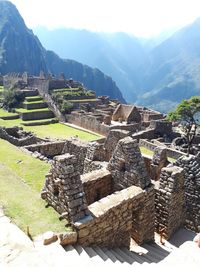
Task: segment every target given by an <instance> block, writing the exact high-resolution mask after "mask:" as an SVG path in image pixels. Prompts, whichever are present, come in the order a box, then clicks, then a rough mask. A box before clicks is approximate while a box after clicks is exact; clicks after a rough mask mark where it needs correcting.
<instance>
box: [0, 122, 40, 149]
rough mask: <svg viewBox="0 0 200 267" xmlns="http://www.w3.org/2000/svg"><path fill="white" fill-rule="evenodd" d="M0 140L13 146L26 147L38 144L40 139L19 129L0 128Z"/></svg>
mask: <svg viewBox="0 0 200 267" xmlns="http://www.w3.org/2000/svg"><path fill="white" fill-rule="evenodd" d="M0 138H2V139H4V140H6V141H8V142H10V143H11V144H13V145H15V146H27V145H32V144H35V143H37V142H40V141H41V139H40V138H38V137H36V136H35V135H34V134H33V133H31V132H26V131H23V128H21V127H17V126H15V127H10V128H9V127H8V128H6V127H0Z"/></svg>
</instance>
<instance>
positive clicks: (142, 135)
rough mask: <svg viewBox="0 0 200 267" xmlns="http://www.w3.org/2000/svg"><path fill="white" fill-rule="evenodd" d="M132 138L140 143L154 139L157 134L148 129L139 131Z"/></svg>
mask: <svg viewBox="0 0 200 267" xmlns="http://www.w3.org/2000/svg"><path fill="white" fill-rule="evenodd" d="M132 138H134V139H136V140H138V141H139V140H140V139H153V138H155V132H154V129H146V130H144V131H139V132H137V133H134V134H132Z"/></svg>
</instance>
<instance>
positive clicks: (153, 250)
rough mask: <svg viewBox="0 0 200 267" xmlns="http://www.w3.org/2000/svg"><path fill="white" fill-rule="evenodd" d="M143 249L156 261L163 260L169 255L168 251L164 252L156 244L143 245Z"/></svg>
mask: <svg viewBox="0 0 200 267" xmlns="http://www.w3.org/2000/svg"><path fill="white" fill-rule="evenodd" d="M143 247H144V248H145V249H147V250H148V251H149V253H150V254H152V256H155V257H156V258H157V259H158V260H163V259H164V258H165V257H167V256H168V255H169V251H166V250H164V249H163V248H161V247H160V246H159V245H157V244H156V243H151V244H144V245H143Z"/></svg>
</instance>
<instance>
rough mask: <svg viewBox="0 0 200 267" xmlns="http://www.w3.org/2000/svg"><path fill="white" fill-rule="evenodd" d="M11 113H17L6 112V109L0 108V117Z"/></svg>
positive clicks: (11, 114)
mask: <svg viewBox="0 0 200 267" xmlns="http://www.w3.org/2000/svg"><path fill="white" fill-rule="evenodd" d="M13 115H17V113H11V112H7V111H6V110H4V109H2V108H0V117H12V116H13Z"/></svg>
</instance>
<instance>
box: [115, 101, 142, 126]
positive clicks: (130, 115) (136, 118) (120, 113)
mask: <svg viewBox="0 0 200 267" xmlns="http://www.w3.org/2000/svg"><path fill="white" fill-rule="evenodd" d="M112 119H113V120H114V121H120V122H122V121H126V122H127V123H131V122H137V123H141V115H140V113H139V111H138V109H137V108H136V107H135V106H132V105H124V104H120V105H118V106H117V108H116V109H115V111H114V112H113V116H112Z"/></svg>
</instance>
